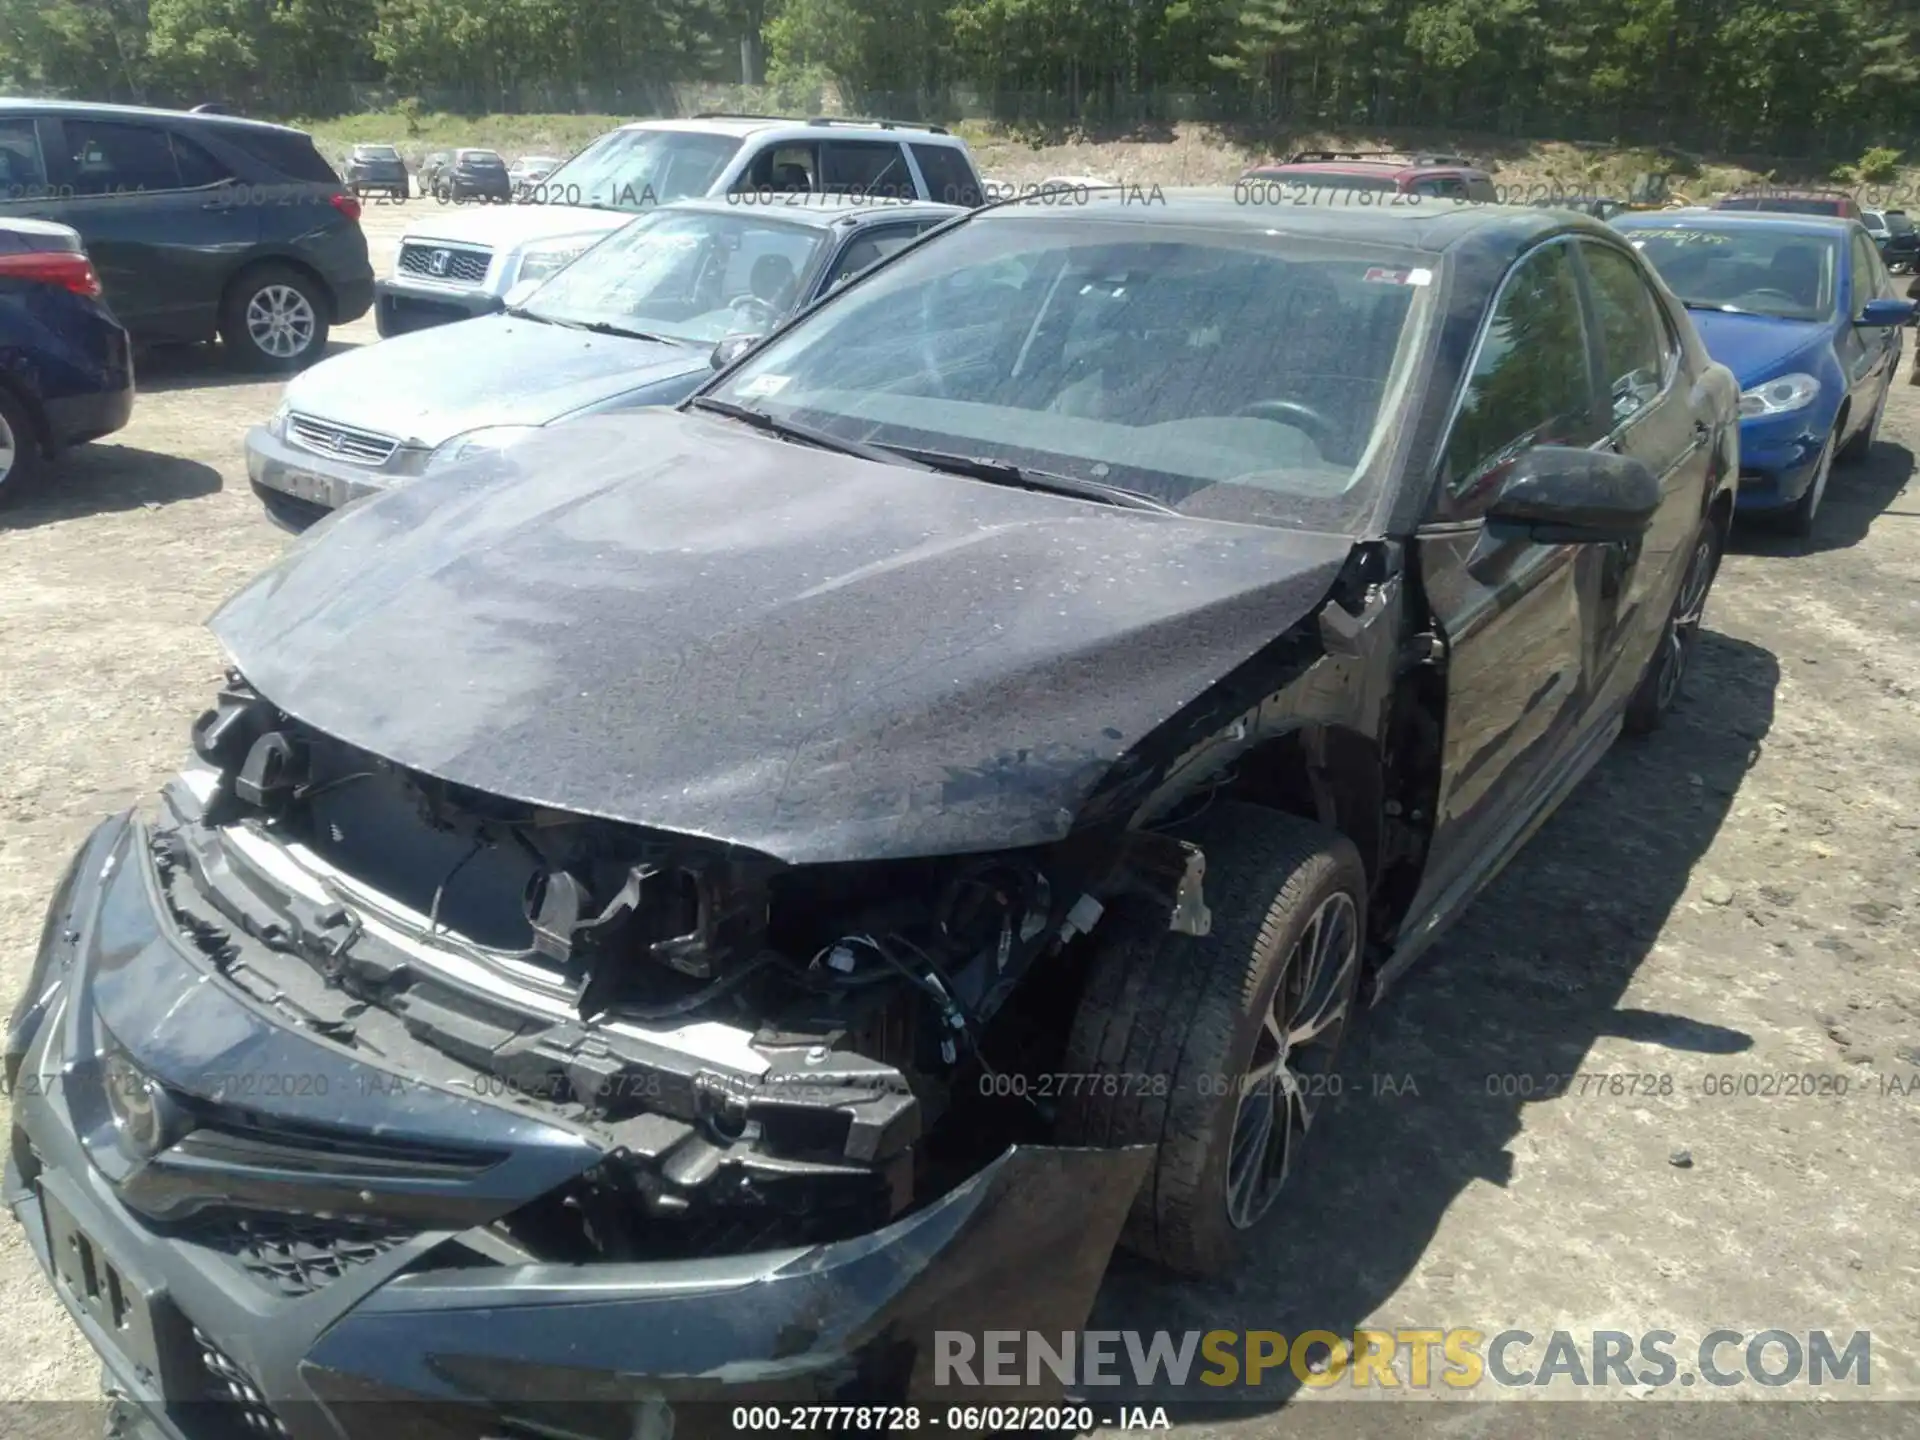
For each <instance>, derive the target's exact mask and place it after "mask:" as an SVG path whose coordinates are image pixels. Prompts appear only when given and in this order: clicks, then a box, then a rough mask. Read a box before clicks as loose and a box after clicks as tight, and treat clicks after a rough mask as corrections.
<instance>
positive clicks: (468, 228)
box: [374, 114, 985, 335]
mask: <svg viewBox="0 0 1920 1440" xmlns="http://www.w3.org/2000/svg"><path fill="white" fill-rule="evenodd" d="M824 192H833V193H849V192H851V193H854V194H864V195H870V196H873V197H875V198H876V199H879V198H888V199H918V200H935V201H939V202H941V203H943V204H948V205H966V206H977V205H980V204H982V203H984V199H985V197H984V195H983V194H982V191H981V185H980V176H979V174H978V172H977V171H976V170H975V169H974V165H973V157H972V155H971V154H970V153H969V152H968V150H967V146H966V142H965V141H964V140H961V139H960V138H959V137H958V136H955V135H951V134H949V133H948V132H947V131H946V130H945V129H943V128H942V127H940V126H938V125H912V124H908V123H907V122H905V121H893V120H841V119H820V120H791V119H781V118H779V117H775V116H766V115H719V114H702V115H696V116H694V117H692V118H691V119H687V120H641V121H638V122H636V123H634V124H632V125H623V126H621V127H620V128H619V129H618V130H611V131H609V132H608V133H607V134H605V135H602V136H601V137H600V138H599V139H598V140H596V141H594V142H593V143H592V144H591V145H589V146H588V147H587V148H586V149H584V150H582V151H581V152H580V153H579V154H578V155H575V156H574V157H573V158H572V159H571V160H569V161H567V163H566V164H564V165H562V166H561V167H560V168H559V169H557V170H555V171H554V172H553V173H552V174H551V175H549V176H547V177H546V179H544V180H542V181H539V182H537V183H534V184H532V185H523V186H521V187H520V188H519V190H518V192H517V194H516V203H514V204H511V205H490V204H479V203H472V204H460V205H448V206H446V207H445V208H443V209H439V210H437V211H430V212H428V213H427V214H424V215H422V216H421V218H420V219H419V220H417V221H415V222H414V223H413V224H411V225H409V226H408V227H407V231H406V233H405V234H404V235H403V236H401V238H400V254H399V259H398V261H397V263H396V264H395V267H394V272H393V274H392V275H391V276H389V277H387V278H386V279H383V280H379V281H376V282H375V285H374V318H375V322H376V324H377V325H378V327H379V330H380V333H381V334H382V335H395V334H399V333H401V332H403V331H407V330H419V329H423V328H425V327H427V326H430V325H441V324H445V323H446V322H447V321H450V320H464V319H467V318H469V317H471V316H474V315H485V314H488V313H490V312H492V311H495V310H499V309H501V308H503V306H504V305H505V303H506V296H507V293H508V292H509V291H510V290H512V289H513V288H514V287H515V286H516V285H518V284H520V283H521V282H522V281H527V280H542V279H545V278H546V277H547V276H549V275H551V274H552V273H553V272H554V271H556V270H558V269H559V268H560V267H561V266H562V265H565V264H566V263H567V262H568V261H570V260H572V259H573V258H574V256H576V255H578V254H579V253H580V252H581V251H583V250H585V249H586V248H587V247H588V246H589V245H592V244H593V243H594V242H595V241H597V240H599V239H600V238H601V236H603V235H605V234H607V232H609V231H611V230H615V229H618V228H619V227H620V226H622V225H624V224H626V222H627V221H629V220H631V219H632V218H633V217H634V216H635V215H638V214H641V213H642V212H644V211H647V210H651V209H652V208H653V207H654V206H655V205H660V204H664V203H665V202H667V201H669V200H683V199H687V198H689V197H693V196H702V195H739V196H742V197H743V198H744V197H748V196H751V195H755V194H779V195H791V194H795V193H824Z"/></svg>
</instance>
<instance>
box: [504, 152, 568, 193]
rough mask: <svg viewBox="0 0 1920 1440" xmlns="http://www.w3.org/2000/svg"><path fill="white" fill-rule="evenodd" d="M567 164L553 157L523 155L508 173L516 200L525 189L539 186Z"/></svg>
mask: <svg viewBox="0 0 1920 1440" xmlns="http://www.w3.org/2000/svg"><path fill="white" fill-rule="evenodd" d="M564 163H566V162H565V161H563V160H561V159H559V158H558V157H556V156H553V155H522V156H521V157H520V158H519V159H518V160H516V161H514V162H513V168H512V169H511V170H509V171H507V179H508V180H509V181H511V182H512V184H513V193H514V195H515V197H516V198H519V197H520V196H521V192H522V190H523V189H524V188H525V187H528V186H533V185H537V184H539V183H540V182H541V181H542V180H545V179H546V178H547V176H549V175H551V174H552V173H553V172H554V171H556V170H558V169H559V168H560V167H561V165H563V164H564Z"/></svg>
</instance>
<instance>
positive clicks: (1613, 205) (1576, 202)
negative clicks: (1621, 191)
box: [1535, 195, 1628, 220]
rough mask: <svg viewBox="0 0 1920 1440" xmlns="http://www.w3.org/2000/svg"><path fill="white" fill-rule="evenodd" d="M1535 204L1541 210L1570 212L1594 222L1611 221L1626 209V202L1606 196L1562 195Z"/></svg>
mask: <svg viewBox="0 0 1920 1440" xmlns="http://www.w3.org/2000/svg"><path fill="white" fill-rule="evenodd" d="M1535 203H1536V204H1537V205H1538V206H1539V207H1540V208H1541V209H1543V210H1572V211H1573V212H1575V213H1576V214H1579V215H1591V216H1593V218H1594V219H1596V220H1611V219H1612V218H1613V217H1614V216H1616V215H1624V214H1625V213H1626V212H1627V208H1628V207H1627V202H1626V201H1624V200H1615V199H1612V198H1611V197H1609V196H1606V195H1562V196H1558V197H1556V198H1554V199H1551V200H1540V201H1537V202H1535Z"/></svg>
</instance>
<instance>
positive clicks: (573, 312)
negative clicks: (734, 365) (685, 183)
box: [521, 205, 827, 345]
mask: <svg viewBox="0 0 1920 1440" xmlns="http://www.w3.org/2000/svg"><path fill="white" fill-rule="evenodd" d="M826 243H827V232H826V230H825V228H824V227H822V226H819V225H810V224H800V223H795V222H794V221H791V220H784V219H781V218H779V217H778V216H776V215H774V214H772V213H771V212H770V211H769V210H767V209H766V208H763V207H761V206H757V205H745V206H741V207H740V208H739V209H738V210H728V211H726V212H724V213H715V212H713V211H710V210H673V209H666V210H655V211H653V212H651V213H650V214H648V215H646V216H644V217H643V218H641V219H639V220H635V221H633V222H631V223H630V224H628V225H626V226H625V227H623V228H622V229H620V230H617V231H615V232H614V233H613V234H612V235H609V236H608V237H607V238H606V239H604V240H602V241H601V242H600V243H599V244H597V245H595V246H593V247H592V248H591V249H590V250H588V251H586V252H585V253H584V254H583V255H581V256H580V258H579V259H577V260H575V261H574V262H573V263H572V264H571V265H569V266H567V267H566V268H565V269H564V270H561V271H559V272H558V273H557V274H555V275H554V277H553V278H552V279H551V280H549V281H547V282H546V284H544V285H542V286H541V287H540V289H539V290H538V291H536V292H535V293H534V295H533V296H532V297H531V298H530V299H529V300H528V301H527V302H526V304H525V305H524V306H522V307H521V312H522V313H524V314H526V315H529V316H531V317H532V318H533V319H535V320H546V321H550V322H552V323H555V324H562V325H569V324H575V325H577V324H588V325H591V324H608V325H612V326H614V327H616V328H627V329H633V330H639V331H643V332H645V333H647V334H651V335H661V336H665V337H666V338H667V339H670V340H681V341H685V342H687V343H689V344H703V345H711V344H712V343H713V342H714V341H716V340H718V339H720V338H721V337H722V336H724V335H729V334H734V333H738V332H743V331H749V330H757V331H765V330H767V329H770V328H771V326H772V322H773V321H775V320H777V319H780V318H783V317H784V316H785V314H786V312H787V311H788V310H790V309H791V308H792V307H793V305H794V304H795V302H796V301H797V300H798V299H799V298H800V288H799V287H800V282H801V281H802V280H803V279H804V278H805V276H806V275H807V274H808V273H809V271H810V270H811V269H812V267H813V265H814V263H815V259H816V257H817V256H818V254H819V251H820V249H821V247H823V246H824V245H825V244H826Z"/></svg>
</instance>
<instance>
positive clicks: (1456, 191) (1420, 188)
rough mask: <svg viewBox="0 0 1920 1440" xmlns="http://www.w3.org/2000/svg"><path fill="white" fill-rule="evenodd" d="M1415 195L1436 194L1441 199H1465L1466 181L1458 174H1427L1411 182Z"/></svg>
mask: <svg viewBox="0 0 1920 1440" xmlns="http://www.w3.org/2000/svg"><path fill="white" fill-rule="evenodd" d="M1412 189H1413V193H1414V194H1415V195H1437V196H1439V197H1440V198H1441V199H1443V200H1465V199H1466V198H1467V182H1466V181H1464V180H1462V179H1461V178H1460V177H1459V176H1458V175H1428V176H1425V177H1424V178H1422V179H1419V180H1416V181H1414V182H1413V187H1412Z"/></svg>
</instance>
